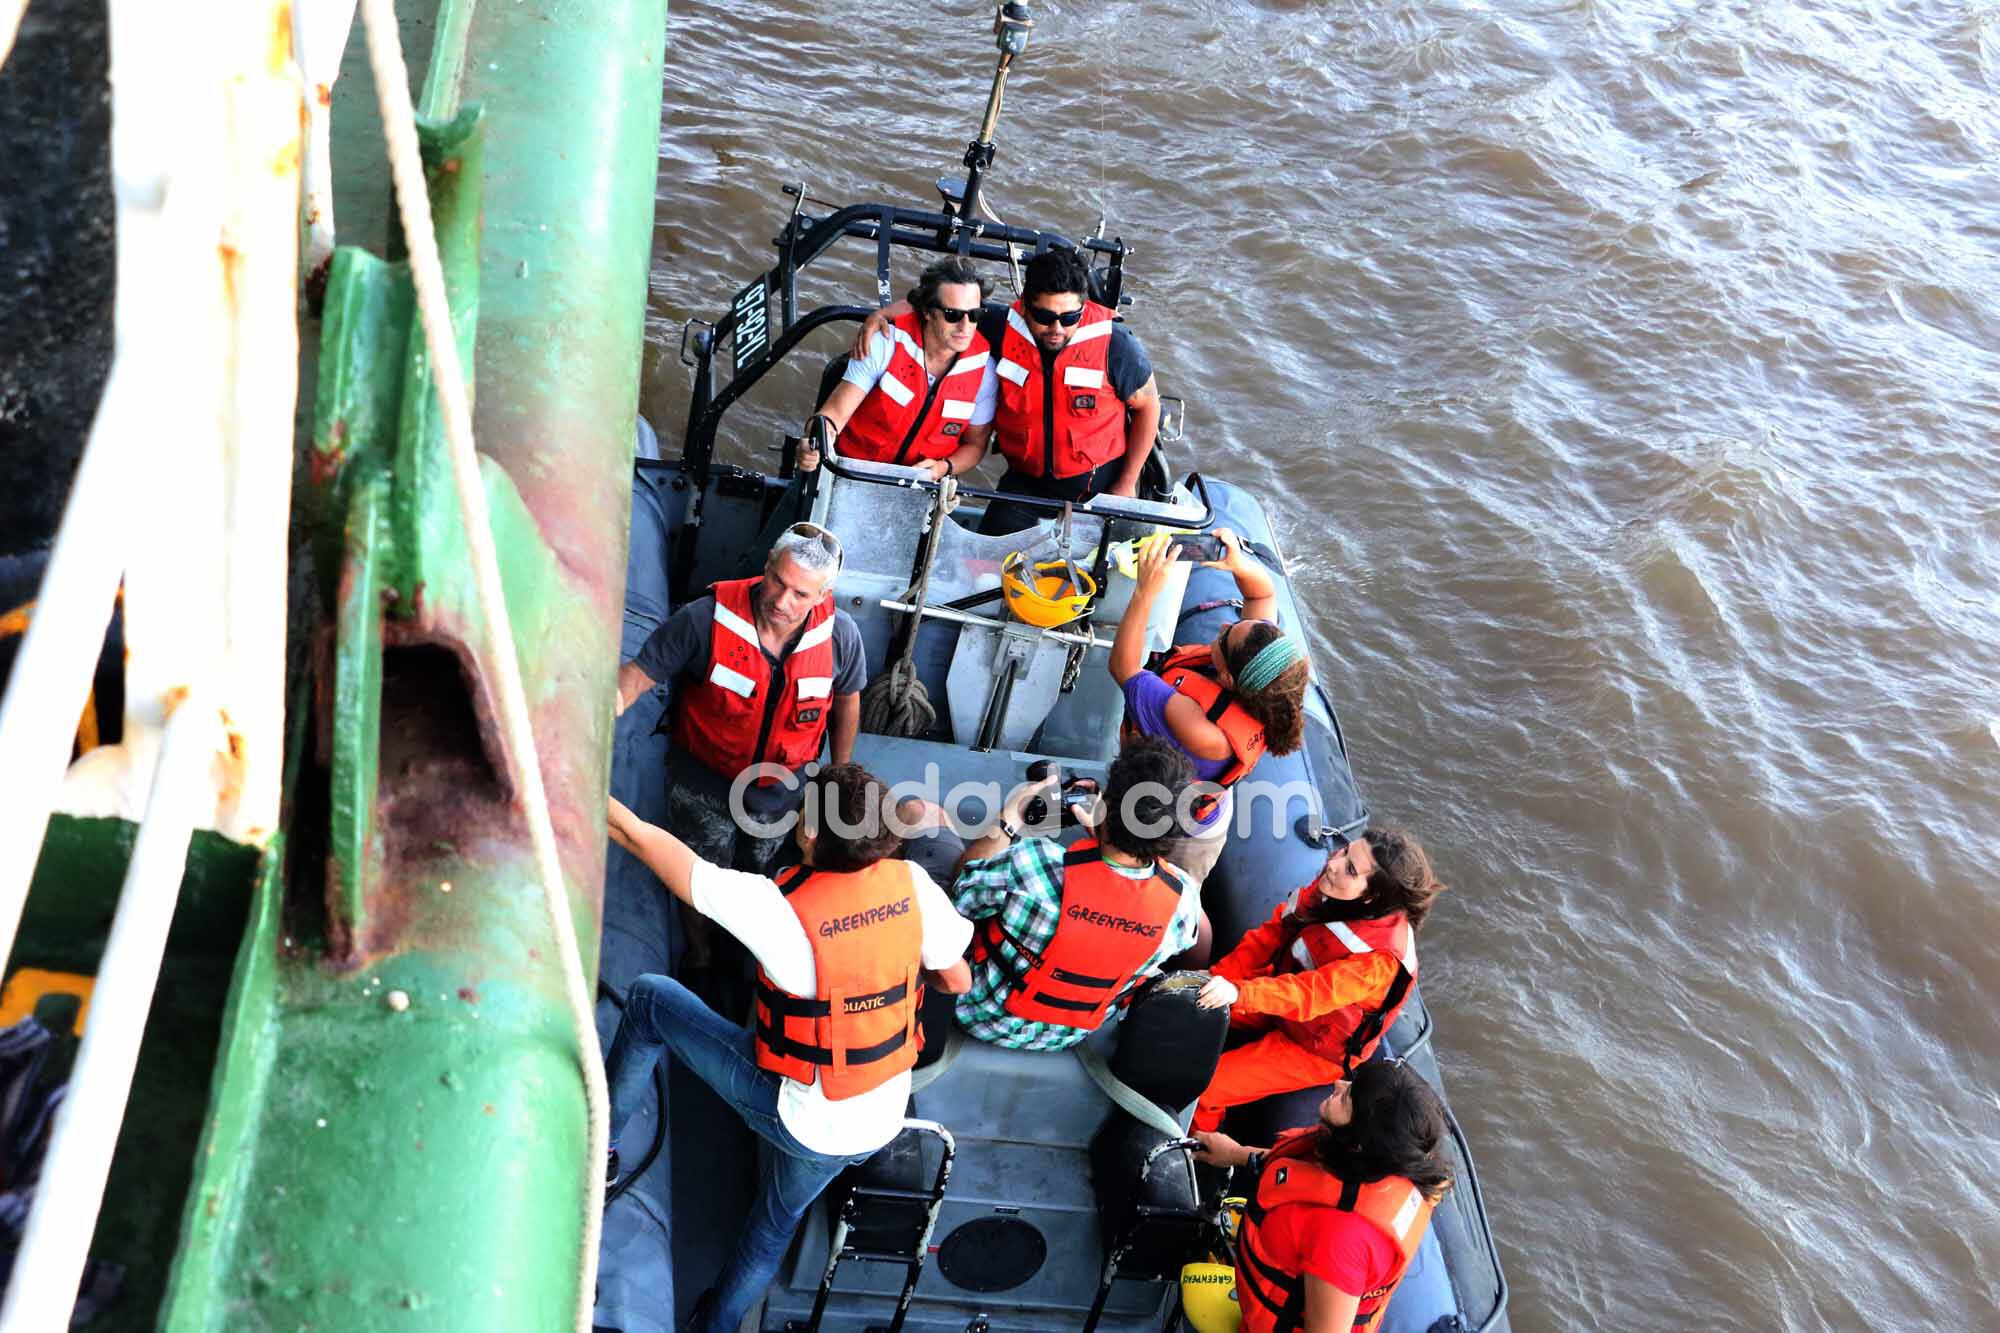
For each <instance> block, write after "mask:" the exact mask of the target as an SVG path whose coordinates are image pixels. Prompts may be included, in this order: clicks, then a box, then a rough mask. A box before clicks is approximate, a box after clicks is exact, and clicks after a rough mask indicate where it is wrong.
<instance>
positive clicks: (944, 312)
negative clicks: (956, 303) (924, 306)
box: [931, 305, 979, 324]
mask: <svg viewBox="0 0 2000 1333" xmlns="http://www.w3.org/2000/svg"><path fill="white" fill-rule="evenodd" d="M931 312H932V313H933V314H935V315H936V316H937V317H938V318H939V319H941V320H943V321H944V322H945V323H947V324H963V323H964V322H965V321H966V320H968V319H977V318H979V307H978V306H974V307H972V309H970V310H953V309H952V308H951V307H950V306H948V305H934V306H932V307H931Z"/></svg>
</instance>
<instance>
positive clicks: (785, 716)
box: [674, 579, 835, 787]
mask: <svg viewBox="0 0 2000 1333" xmlns="http://www.w3.org/2000/svg"><path fill="white" fill-rule="evenodd" d="M760 581H761V580H759V579H731V580H729V581H728V582H725V583H718V584H716V585H715V586H714V587H713V588H710V589H709V591H710V592H711V593H713V594H714V595H715V627H714V629H713V630H711V631H710V633H709V648H708V655H709V667H708V674H707V675H706V676H704V677H702V678H701V679H700V680H698V681H696V682H695V683H694V684H692V685H690V686H688V687H687V688H686V689H683V690H681V691H680V692H679V695H678V697H677V698H676V699H675V700H674V745H675V747H676V748H677V749H681V750H685V751H687V752H688V753H689V754H692V755H693V756H694V757H695V758H697V759H699V760H701V762H702V763H704V764H706V765H708V767H710V768H711V769H713V770H715V771H716V772H717V773H720V774H721V775H722V776H723V777H725V778H729V779H731V780H734V779H735V777H736V775H737V774H739V773H741V772H742V771H743V770H744V769H746V768H748V767H750V765H752V764H756V763H771V764H782V765H783V766H784V767H786V768H800V767H803V766H804V765H805V764H807V763H810V762H811V761H812V760H814V759H816V758H818V757H819V747H820V742H821V740H822V739H824V737H825V736H826V724H827V713H828V712H829V711H830V710H831V708H832V706H833V678H834V674H835V673H834V665H835V664H834V660H833V614H834V613H833V599H832V598H827V599H825V600H824V601H822V602H821V603H820V604H819V605H818V606H815V607H814V608H813V609H812V611H811V613H810V614H809V615H808V616H807V617H806V625H805V629H804V630H803V631H802V632H801V633H800V634H799V637H798V639H797V640H795V641H794V642H793V644H792V646H791V648H790V649H789V650H787V652H786V653H785V656H784V658H783V660H782V661H781V662H780V663H779V668H778V671H777V672H776V673H773V672H772V670H771V661H770V659H769V658H767V657H765V656H764V648H763V645H762V644H761V643H760V642H759V641H758V638H757V615H756V612H755V610H754V609H753V603H754V599H755V596H756V587H757V584H758V583H759V582H760ZM774 674H775V677H776V678H775V679H774V678H773V677H774ZM777 780H778V779H777V778H776V777H775V776H773V775H767V776H764V777H760V778H758V779H757V784H756V785H758V786H760V787H768V786H770V785H771V784H772V783H774V782H776V781H777Z"/></svg>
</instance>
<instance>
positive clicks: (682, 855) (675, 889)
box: [605, 796, 695, 907]
mask: <svg viewBox="0 0 2000 1333" xmlns="http://www.w3.org/2000/svg"><path fill="white" fill-rule="evenodd" d="M605 824H606V826H607V827H608V828H609V829H610V832H611V841H613V842H615V843H617V844H618V845H619V846H620V847H623V848H624V849H625V850H626V851H628V852H630V853H632V855H634V856H636V857H638V858H639V860H640V861H641V862H642V863H643V864H644V865H645V867H646V869H648V870H650V871H652V872H653V873H654V874H655V875H657V876H659V879H660V883H662V884H664V885H666V886H667V892H669V893H671V894H673V895H674V897H676V898H678V899H680V900H681V901H682V902H684V903H686V904H687V905H688V906H690V907H692V906H694V889H693V884H694V862H695V855H694V852H693V851H692V850H691V849H690V848H689V847H688V845H687V844H686V843H684V842H682V841H681V840H680V839H679V838H676V837H675V836H674V835H673V834H671V833H669V832H667V831H666V830H665V829H663V828H661V827H660V826H659V825H657V824H649V823H647V822H646V821H645V820H643V819H641V818H639V816H637V815H635V814H633V813H632V812H631V811H630V810H629V809H627V808H626V807H625V805H624V803H623V802H621V801H620V800H619V799H618V798H617V797H616V796H614V797H612V798H611V804H610V808H609V809H608V811H607V812H606V817H605Z"/></svg>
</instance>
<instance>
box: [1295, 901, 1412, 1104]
mask: <svg viewBox="0 0 2000 1333" xmlns="http://www.w3.org/2000/svg"><path fill="white" fill-rule="evenodd" d="M1304 892H1305V890H1303V889H1297V890H1294V891H1293V893H1292V896H1291V897H1290V898H1289V899H1287V900H1286V902H1285V906H1284V910H1285V911H1286V912H1290V911H1292V910H1294V909H1295V908H1296V907H1297V906H1298V900H1299V895H1300V894H1302V893H1304ZM1364 953H1390V954H1394V955H1395V958H1396V963H1397V968H1396V979H1395V980H1394V981H1392V982H1390V983H1389V989H1388V991H1387V993H1385V994H1384V995H1383V996H1382V998H1381V1001H1380V1002H1379V1003H1377V1004H1373V1005H1367V1004H1350V1005H1347V1006H1345V1007H1344V1008H1340V1009H1336V1010H1334V1011H1333V1012H1332V1013H1330V1014H1322V1015H1320V1016H1319V1017H1318V1018H1314V1019H1311V1020H1308V1021H1304V1022H1301V1021H1298V1020H1295V1019H1289V1018H1288V1019H1285V1020H1283V1021H1282V1022H1281V1023H1280V1024H1279V1026H1280V1027H1282V1028H1283V1029H1284V1031H1285V1035H1286V1036H1288V1037H1290V1038H1291V1039H1292V1040H1293V1041H1295V1042H1297V1043H1298V1044H1299V1045H1301V1046H1303V1047H1305V1048H1306V1049H1307V1050H1309V1051H1311V1052H1312V1053H1313V1054H1315V1055H1317V1056H1319V1057H1320V1058H1321V1059H1323V1060H1334V1061H1338V1062H1339V1063H1340V1066H1341V1069H1342V1070H1343V1071H1346V1070H1352V1069H1353V1068H1354V1067H1355V1066H1356V1065H1358V1064H1360V1063H1361V1062H1362V1061H1364V1060H1366V1059H1367V1058H1368V1057H1369V1056H1371V1055H1373V1054H1375V1048H1376V1047H1377V1046H1379V1045H1381V1044H1382V1034H1383V1033H1385V1032H1387V1031H1388V1030H1389V1025H1390V1024H1392V1023H1394V1022H1395V1021H1396V1015H1398V1014H1400V1013H1402V1012H1403V1005H1404V1003H1405V1002H1406V1001H1407V1000H1408V999H1409V998H1410V987H1412V986H1413V985H1415V984H1416V980H1417V937H1416V932H1414V931H1412V930H1411V929H1410V923H1409V920H1408V918H1406V917H1405V916H1404V915H1403V914H1402V913H1401V912H1392V913H1390V914H1389V915H1388V916H1383V917H1376V918H1375V919H1374V920H1372V921H1327V922H1323V923H1321V924H1318V925H1311V926H1307V927H1306V928H1305V929H1304V930H1303V931H1301V932H1300V933H1299V937H1298V939H1296V940H1294V941H1293V942H1292V947H1291V949H1290V951H1289V952H1287V953H1285V954H1284V955H1282V956H1280V957H1279V959H1278V960H1277V970H1278V971H1280V972H1283V973H1298V972H1309V971H1312V970H1313V969H1314V968H1320V967H1326V966H1327V965H1328V964H1331V963H1337V962H1339V961H1340V960H1342V959H1343V958H1352V957H1354V956H1355V955H1357V954H1364Z"/></svg>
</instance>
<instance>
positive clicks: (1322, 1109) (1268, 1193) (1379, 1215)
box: [1195, 1060, 1451, 1333]
mask: <svg viewBox="0 0 2000 1333" xmlns="http://www.w3.org/2000/svg"><path fill="white" fill-rule="evenodd" d="M1195 1137H1196V1138H1197V1139H1199V1140H1201V1144H1202V1147H1201V1151H1200V1152H1199V1153H1197V1154H1196V1156H1197V1157H1198V1158H1199V1159H1200V1160H1202V1161H1204V1162H1208V1163H1210V1164H1212V1165H1216V1166H1223V1167H1234V1166H1247V1167H1249V1168H1250V1171H1251V1174H1252V1176H1254V1177H1255V1184H1254V1185H1253V1186H1252V1188H1251V1190H1250V1191H1249V1194H1248V1196H1247V1203H1246V1206H1245V1208H1244V1212H1243V1220H1242V1223H1241V1225H1240V1226H1239V1227H1238V1228H1237V1232H1236V1254H1235V1258H1236V1297H1237V1301H1238V1303H1239V1305H1240V1306H1241V1308H1242V1311H1243V1333H1335V1330H1346V1329H1349V1328H1364V1327H1367V1328H1380V1327H1381V1326H1382V1325H1381V1315H1382V1311H1383V1309H1384V1308H1385V1307H1386V1306H1387V1305H1388V1304H1389V1298H1390V1297H1391V1296H1392V1295H1393V1294H1394V1293H1395V1290H1396V1284H1397V1283H1399V1282H1401V1281H1402V1279H1403V1273H1404V1272H1405V1271H1406V1270H1407V1269H1408V1268H1409V1265H1410V1260H1411V1259H1412V1258H1414V1257H1415V1255H1416V1252H1417V1246H1418V1245H1419V1244H1420V1243H1421V1242H1422V1241H1423V1238H1424V1232H1425V1230H1426V1229H1427V1228H1428V1227H1429V1225H1430V1214H1431V1209H1432V1208H1433V1207H1434V1206H1435V1205H1436V1204H1437V1202H1438V1200H1439V1199H1441V1198H1442V1197H1443V1196H1444V1192H1445V1191H1446V1190H1447V1189H1449V1188H1450V1186H1451V1168H1450V1166H1449V1164H1448V1163H1447V1162H1446V1161H1445V1159H1444V1137H1445V1119H1444V1107H1443V1104H1442V1103H1441V1102H1440V1101H1439V1100H1438V1097H1437V1094H1436V1093H1434V1092H1432V1091H1431V1089H1430V1085H1429V1084H1427V1083H1425V1082H1424V1081H1423V1079H1422V1078H1420V1077H1418V1076H1417V1074H1416V1072H1415V1071H1414V1070H1412V1069H1411V1068H1410V1067H1409V1066H1408V1065H1405V1064H1403V1063H1402V1062H1401V1061H1393V1062H1392V1061H1386V1060H1371V1061H1369V1062H1368V1063H1367V1064H1364V1065H1362V1066H1360V1067H1359V1068H1358V1069H1356V1070H1355V1071H1354V1077H1353V1078H1352V1079H1343V1080H1342V1081H1340V1082H1338V1083H1336V1084H1334V1085H1333V1090H1332V1092H1330V1093H1329V1094H1328V1095H1327V1097H1326V1099H1325V1100H1324V1101H1322V1102H1321V1103H1320V1106H1319V1117H1318V1123H1317V1124H1315V1125H1313V1126H1312V1127H1310V1128H1307V1129H1294V1130H1287V1131H1286V1132H1285V1133H1284V1134H1281V1135H1279V1137H1278V1141H1277V1143H1276V1144H1274V1145H1273V1146H1272V1147H1271V1148H1270V1149H1268V1150H1266V1151H1258V1150H1256V1149H1251V1148H1245V1147H1244V1146H1243V1145H1242V1144H1240V1143H1238V1142H1237V1141H1236V1140H1235V1139H1232V1138H1230V1137H1229V1136H1228V1135H1226V1134H1217V1133H1208V1132H1197V1133H1196V1135H1195Z"/></svg>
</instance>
